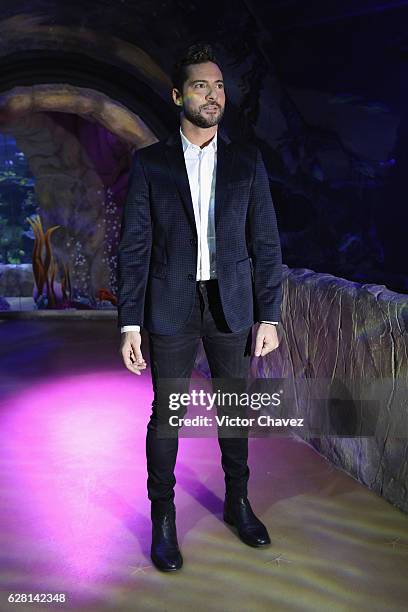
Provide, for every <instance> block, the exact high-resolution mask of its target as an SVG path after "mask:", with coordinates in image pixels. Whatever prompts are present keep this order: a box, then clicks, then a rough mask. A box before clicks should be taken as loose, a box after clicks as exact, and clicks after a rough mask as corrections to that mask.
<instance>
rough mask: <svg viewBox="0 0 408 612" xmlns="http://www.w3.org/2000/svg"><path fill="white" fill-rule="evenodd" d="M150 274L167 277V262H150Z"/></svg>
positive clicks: (156, 276)
mask: <svg viewBox="0 0 408 612" xmlns="http://www.w3.org/2000/svg"><path fill="white" fill-rule="evenodd" d="M150 274H151V275H152V276H154V277H155V278H166V275H167V264H164V263H160V262H158V261H152V262H151V264H150Z"/></svg>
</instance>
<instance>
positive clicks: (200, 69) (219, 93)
mask: <svg viewBox="0 0 408 612" xmlns="http://www.w3.org/2000/svg"><path fill="white" fill-rule="evenodd" d="M187 71H188V78H187V80H186V81H185V82H184V86H183V96H182V98H181V97H180V96H179V95H177V90H176V89H173V99H174V100H176V99H177V100H179V101H180V100H181V101H182V106H183V113H184V116H185V117H186V119H188V120H189V121H190V122H191V123H193V124H194V125H196V126H198V127H201V128H209V127H212V126H214V125H217V124H218V123H220V121H221V119H222V117H223V115H224V109H225V91H224V81H223V78H222V72H221V70H220V69H219V68H218V66H217V64H214V63H213V62H204V63H203V64H190V65H189V66H187Z"/></svg>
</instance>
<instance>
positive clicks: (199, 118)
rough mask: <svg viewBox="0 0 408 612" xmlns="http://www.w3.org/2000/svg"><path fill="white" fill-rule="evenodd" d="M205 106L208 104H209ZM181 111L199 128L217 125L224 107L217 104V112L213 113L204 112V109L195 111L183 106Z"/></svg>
mask: <svg viewBox="0 0 408 612" xmlns="http://www.w3.org/2000/svg"><path fill="white" fill-rule="evenodd" d="M207 106H210V105H209V104H208V105H207ZM183 113H184V116H185V118H186V119H188V120H189V121H191V123H193V124H194V125H196V126H197V127H201V128H209V127H213V126H214V125H218V123H220V121H221V119H222V118H223V115H224V109H223V108H221V107H220V106H218V112H217V113H214V114H208V115H207V114H205V110H204V109H202V112H201V111H195V110H191V109H188V108H186V107H183Z"/></svg>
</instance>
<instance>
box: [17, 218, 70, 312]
mask: <svg viewBox="0 0 408 612" xmlns="http://www.w3.org/2000/svg"><path fill="white" fill-rule="evenodd" d="M27 221H28V222H29V224H30V225H31V227H32V230H33V233H34V247H33V256H32V263H33V275H34V280H35V284H36V287H37V295H36V296H35V301H36V303H40V304H41V300H42V299H43V298H45V300H46V308H61V307H66V306H68V307H69V306H70V305H71V281H70V276H69V270H68V267H67V266H66V265H65V264H64V274H63V276H62V280H61V291H62V295H57V294H56V291H55V286H54V285H55V277H56V273H57V266H56V264H55V261H54V257H53V255H52V246H51V235H52V234H53V232H55V230H56V229H58V228H59V227H61V226H60V225H54V226H52V227H50V228H48V229H47V231H46V232H45V233H44V230H43V227H42V222H41V218H40V215H36V216H35V217H31V218H30V217H27ZM44 289H45V290H44ZM67 290H68V294H67ZM61 298H62V299H61Z"/></svg>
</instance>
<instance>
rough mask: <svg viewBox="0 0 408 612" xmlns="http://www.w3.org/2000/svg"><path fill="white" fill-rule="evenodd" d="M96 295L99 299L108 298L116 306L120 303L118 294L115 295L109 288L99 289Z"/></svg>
mask: <svg viewBox="0 0 408 612" xmlns="http://www.w3.org/2000/svg"><path fill="white" fill-rule="evenodd" d="M96 296H97V298H98V300H101V301H102V300H106V301H107V302H110V303H111V304H113V305H114V306H117V305H118V299H117V297H116V295H113V293H111V292H110V291H109V290H108V289H99V290H98V292H97V294H96Z"/></svg>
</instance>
